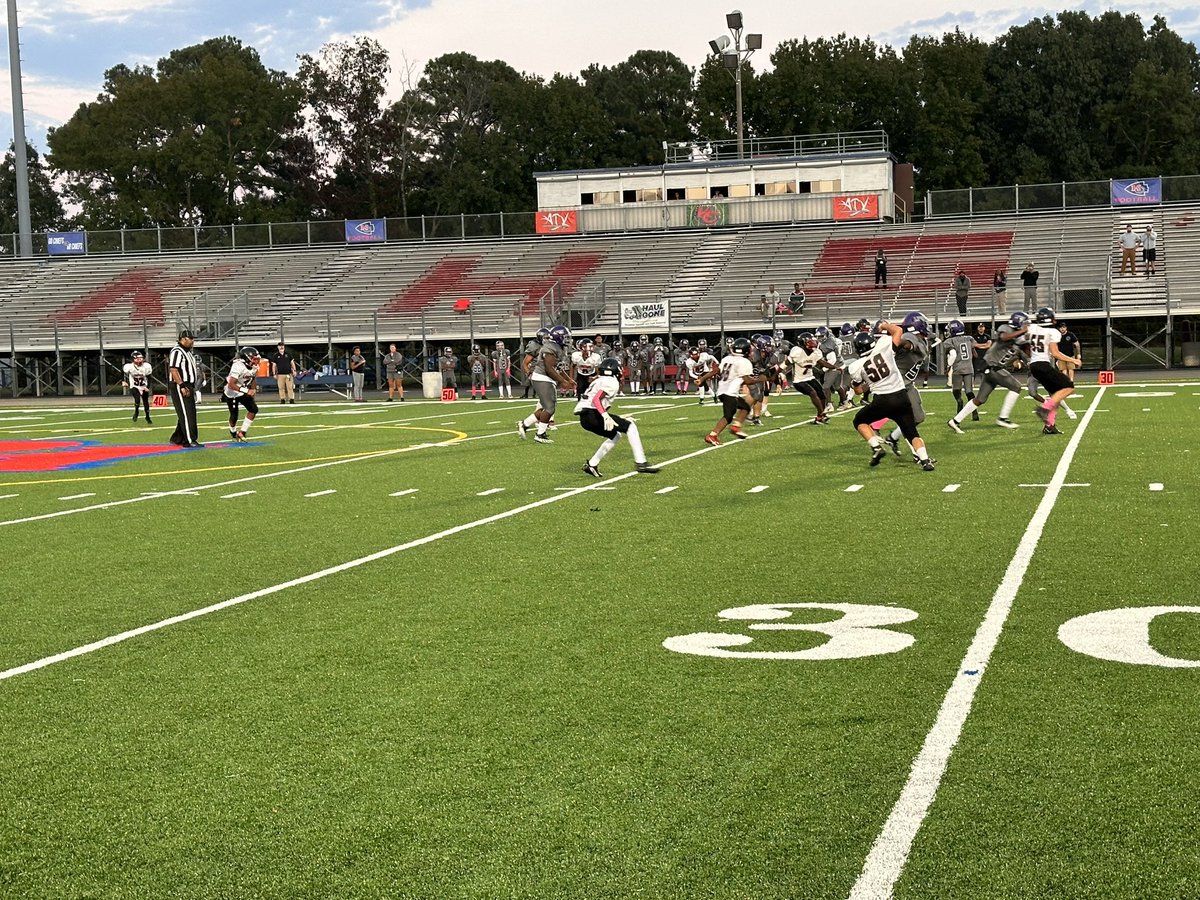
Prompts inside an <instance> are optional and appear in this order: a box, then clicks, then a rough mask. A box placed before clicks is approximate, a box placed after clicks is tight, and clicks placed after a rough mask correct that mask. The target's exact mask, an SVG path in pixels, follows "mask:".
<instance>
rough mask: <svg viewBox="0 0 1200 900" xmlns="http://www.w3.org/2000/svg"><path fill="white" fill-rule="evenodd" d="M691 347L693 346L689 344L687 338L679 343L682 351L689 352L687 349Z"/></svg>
mask: <svg viewBox="0 0 1200 900" xmlns="http://www.w3.org/2000/svg"><path fill="white" fill-rule="evenodd" d="M691 346H692V345H691V344H690V343H688V339H687V338H683V339H681V340H680V341H679V349H680V350H687V349H688V348H689V347H691Z"/></svg>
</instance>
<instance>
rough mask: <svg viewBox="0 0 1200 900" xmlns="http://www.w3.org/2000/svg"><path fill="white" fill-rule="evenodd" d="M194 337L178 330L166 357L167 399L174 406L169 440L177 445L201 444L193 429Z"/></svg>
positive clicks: (195, 368) (195, 370)
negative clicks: (168, 385) (176, 341)
mask: <svg viewBox="0 0 1200 900" xmlns="http://www.w3.org/2000/svg"><path fill="white" fill-rule="evenodd" d="M194 341H195V338H193V337H192V333H191V332H190V331H188V330H187V329H186V328H185V329H184V330H183V331H181V332H179V343H178V344H176V345H175V346H174V347H172V348H171V354H170V356H168V357H167V377H168V378H169V379H170V381H171V402H172V404H174V406H175V417H176V420H177V421H176V422H175V430H174V431H173V432H172V433H171V438H170V440H171V443H172V444H178V445H179V446H180V447H203V446H204V445H203V444H201V443H200V441H199V432H198V431H197V428H196V393H195V391H196V382H197V380H198V378H199V375H198V374H197V371H198V370H197V367H196V358H195V357H194V356H192V344H193V343H194Z"/></svg>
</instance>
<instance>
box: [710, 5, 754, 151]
mask: <svg viewBox="0 0 1200 900" xmlns="http://www.w3.org/2000/svg"><path fill="white" fill-rule="evenodd" d="M725 26H726V27H727V28H728V29H729V34H732V35H733V40H732V41H731V40H730V39H729V35H725V34H723V35H721V36H720V37H717V38H713V39H712V40H711V41H709V42H708V46H709V47H710V48H711V49H712V52H713V53H714V54H715V55H717V56H719V57H721V65H723V66H724V67H725V68H726V69H728V70H729V71H730V74H732V75H733V93H734V97H735V98H736V103H737V153H738V159H744V158H745V155H746V154H745V150H744V146H743V145H744V142H745V127H744V125H743V123H742V63H744V62H745V61H746V60H748V59H749V58H750V57H751V56H753V55H754V51H755V50H759V49H761V48H762V35H761V34H748V35H746V43H745V44H743V43H742V30H743V28H742V11H741V10H740V9H735V10H734V11H733V12H731V13H726V15H725Z"/></svg>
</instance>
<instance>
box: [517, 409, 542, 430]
mask: <svg viewBox="0 0 1200 900" xmlns="http://www.w3.org/2000/svg"><path fill="white" fill-rule="evenodd" d="M521 424H522V425H524V426H525V427H526V428H532V427H533V426H534V425H538V424H540V423H539V422H538V417H537V416H535V415H534V414H533V413H530V414H529V415H527V416H526V417H525V418H524V419H523V420H522V421H521ZM541 433H542V432H541V430H540V429H539V431H538V434H541Z"/></svg>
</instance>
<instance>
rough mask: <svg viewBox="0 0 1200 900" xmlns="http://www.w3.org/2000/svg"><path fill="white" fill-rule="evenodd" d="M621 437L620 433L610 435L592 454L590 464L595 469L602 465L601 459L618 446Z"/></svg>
mask: <svg viewBox="0 0 1200 900" xmlns="http://www.w3.org/2000/svg"><path fill="white" fill-rule="evenodd" d="M620 439H621V435H620V434H619V433H618V434H617V435H615V436H614V437H610V438H608V439H607V440H605V442H604V443H603V444H601V445H600V446H599V447H597V448H596V452H595V453H593V454H592V458H591V459H589V460H588V465H589V466H591V467H592V468H593V469H594V468H596V467H597V466H599V465H600V460H602V459H604V457H606V456H608V451H609V450H611V449H612V448H613V447H615V446H617V441H619V440H620Z"/></svg>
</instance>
